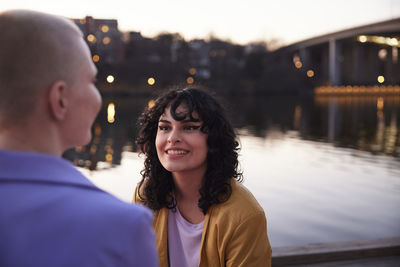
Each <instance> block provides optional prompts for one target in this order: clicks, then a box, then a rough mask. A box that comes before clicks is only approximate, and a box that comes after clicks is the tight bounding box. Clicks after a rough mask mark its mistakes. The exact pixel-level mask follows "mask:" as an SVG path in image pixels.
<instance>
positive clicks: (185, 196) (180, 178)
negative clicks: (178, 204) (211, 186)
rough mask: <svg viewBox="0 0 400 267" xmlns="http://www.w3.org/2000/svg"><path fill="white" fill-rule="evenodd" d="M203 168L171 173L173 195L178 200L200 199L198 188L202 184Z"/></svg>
mask: <svg viewBox="0 0 400 267" xmlns="http://www.w3.org/2000/svg"><path fill="white" fill-rule="evenodd" d="M204 175H205V170H194V171H193V170H192V171H190V172H175V173H172V177H173V179H174V184H175V197H176V198H177V199H179V200H180V201H185V202H195V203H196V204H197V202H198V200H199V199H200V193H199V190H200V188H201V186H202V185H203V180H204Z"/></svg>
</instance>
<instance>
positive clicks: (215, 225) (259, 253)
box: [134, 88, 271, 267]
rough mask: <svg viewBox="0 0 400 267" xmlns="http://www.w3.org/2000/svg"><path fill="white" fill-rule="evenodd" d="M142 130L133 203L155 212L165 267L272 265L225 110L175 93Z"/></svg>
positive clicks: (144, 119) (163, 99) (202, 96)
mask: <svg viewBox="0 0 400 267" xmlns="http://www.w3.org/2000/svg"><path fill="white" fill-rule="evenodd" d="M139 125H140V132H139V136H138V138H137V144H138V147H139V150H140V151H141V152H142V153H143V154H144V155H145V162H144V169H143V170H142V172H141V174H142V180H141V182H140V183H139V185H138V187H137V188H136V190H135V197H134V201H135V202H137V203H142V204H144V205H146V206H147V207H149V208H151V209H152V210H153V211H154V223H153V227H154V230H155V232H156V243H157V248H158V253H159V263H160V266H161V267H168V266H171V267H177V266H178V267H180V266H188V267H192V266H193V267H194V266H196V267H197V266H200V267H202V266H213V267H214V266H235V267H236V266H246V267H249V266H250V267H251V266H254V267H261V266H270V264H271V247H270V244H269V241H268V236H267V226H266V218H265V214H264V211H263V209H262V208H261V206H260V205H259V204H258V202H257V201H256V199H255V198H254V197H253V195H252V194H251V193H250V192H249V191H248V190H247V189H246V188H245V187H244V186H243V185H242V184H241V183H240V182H241V178H242V176H241V173H240V172H239V171H238V149H239V148H238V146H239V144H238V142H237V140H236V135H235V133H234V130H233V128H232V126H231V124H230V123H229V121H228V120H227V118H226V117H225V114H224V111H223V109H222V107H221V105H220V104H219V103H218V102H217V101H216V100H215V99H214V98H213V97H212V96H211V95H210V94H208V93H206V92H205V91H203V90H200V89H198V88H185V89H180V90H172V91H169V92H167V93H165V94H164V95H162V96H160V97H159V98H158V99H157V100H156V101H155V105H154V106H153V107H151V108H147V109H146V110H145V112H144V113H143V114H142V115H141V117H140V118H139Z"/></svg>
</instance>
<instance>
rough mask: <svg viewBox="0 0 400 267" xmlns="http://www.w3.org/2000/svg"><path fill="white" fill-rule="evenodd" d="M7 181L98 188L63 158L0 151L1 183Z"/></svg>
mask: <svg viewBox="0 0 400 267" xmlns="http://www.w3.org/2000/svg"><path fill="white" fill-rule="evenodd" d="M5 180H12V181H20V182H31V183H33V182H40V183H43V182H44V183H60V184H70V185H76V186H84V187H92V188H96V186H95V185H94V184H93V183H92V182H91V181H89V180H88V179H87V178H86V177H85V176H84V175H83V174H82V173H81V172H79V171H78V170H77V169H76V168H75V166H74V165H73V164H72V163H71V162H69V161H67V160H65V159H63V158H61V157H56V156H52V155H48V154H40V153H33V152H17V151H10V150H1V149H0V181H5Z"/></svg>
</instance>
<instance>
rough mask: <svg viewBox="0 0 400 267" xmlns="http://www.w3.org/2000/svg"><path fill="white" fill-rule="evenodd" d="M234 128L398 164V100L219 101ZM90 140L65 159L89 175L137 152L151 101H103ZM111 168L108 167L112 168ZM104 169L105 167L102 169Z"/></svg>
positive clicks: (283, 98)
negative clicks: (289, 135) (142, 117)
mask: <svg viewBox="0 0 400 267" xmlns="http://www.w3.org/2000/svg"><path fill="white" fill-rule="evenodd" d="M221 101H222V102H224V104H225V106H227V109H228V113H229V116H230V117H231V119H232V121H233V122H234V126H235V127H236V128H237V129H238V130H240V129H245V130H246V131H247V132H249V133H250V134H251V135H253V136H257V137H262V138H267V137H268V136H269V135H271V134H273V131H272V130H274V131H275V130H278V131H280V132H281V133H286V132H287V131H297V132H298V134H299V137H300V138H302V139H305V140H314V141H322V142H327V143H332V144H334V145H335V146H339V147H346V148H353V149H357V150H361V151H368V152H371V153H372V154H374V155H380V154H385V155H390V156H392V157H394V158H399V155H400V140H399V129H398V125H399V119H400V96H399V95H384V96H371V95H367V96H355V95H348V96H344V95H341V96H329V95H317V96H316V97H315V98H296V97H291V96H269V97H258V98H254V97H244V98H240V99H239V98H222V99H221ZM104 103H105V104H104V107H103V109H102V111H101V112H100V114H99V116H98V118H97V120H96V123H95V125H94V129H93V136H94V137H93V140H92V142H91V143H90V144H89V145H88V146H86V147H81V148H77V149H74V150H69V151H67V152H66V153H65V155H64V156H65V157H66V158H68V159H70V160H72V161H73V162H74V163H76V164H77V165H79V166H85V167H88V168H89V169H91V170H94V169H96V168H97V163H98V162H107V163H110V164H111V165H113V164H117V165H118V164H120V161H121V153H122V151H123V150H128V151H136V147H135V144H134V139H135V137H136V133H137V127H136V120H137V118H138V116H139V114H140V113H141V111H142V110H143V108H144V107H146V106H149V107H151V105H152V104H153V100H152V99H151V97H137V98H122V99H121V98H114V99H104ZM111 165H110V166H111ZM103 166H104V165H103Z"/></svg>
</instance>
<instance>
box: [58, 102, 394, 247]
mask: <svg viewBox="0 0 400 267" xmlns="http://www.w3.org/2000/svg"><path fill="white" fill-rule="evenodd" d="M149 100H150V97H140V98H139V97H138V98H124V99H118V98H106V99H104V108H103V110H102V112H101V113H100V115H99V117H98V119H97V122H96V125H95V127H94V136H95V137H94V139H93V141H92V143H91V144H90V145H89V146H87V147H83V148H77V149H75V150H71V151H69V152H68V153H66V155H65V156H66V157H67V158H70V159H71V160H73V161H74V162H75V163H76V164H77V165H80V166H86V167H85V168H84V167H82V168H81V170H82V171H83V172H84V173H85V174H87V175H88V177H89V179H91V180H92V181H93V182H94V183H95V184H97V185H98V186H99V187H101V188H103V189H104V190H106V191H109V192H111V193H112V194H114V195H116V196H117V197H119V198H121V199H123V200H125V201H130V200H131V199H132V196H133V191H134V188H135V185H136V183H137V182H138V181H139V179H140V174H139V172H140V170H141V168H142V165H143V159H142V158H141V157H140V156H139V155H138V154H137V152H135V145H134V142H133V140H134V138H135V135H136V126H135V122H136V119H137V117H138V115H139V114H140V112H141V110H142V109H143V108H144V107H145V106H146V105H147V103H148V101H149ZM221 101H222V102H224V103H225V105H226V106H227V107H228V108H227V110H228V114H229V116H230V117H231V119H232V121H233V123H234V125H235V128H236V130H237V132H238V134H239V138H240V143H241V152H240V162H241V169H242V170H243V173H244V185H245V186H246V187H248V188H249V189H250V190H251V191H252V193H253V194H254V195H255V197H256V198H257V200H258V201H259V202H260V204H261V205H262V207H263V208H264V210H265V212H266V216H267V222H268V235H269V237H270V241H271V245H272V246H273V247H278V246H293V245H303V244H310V243H327V242H336V241H356V240H366V239H375V238H382V237H395V236H400V132H399V124H400V96H396V95H386V96H385V95H383V96H341V97H328V96H324V97H321V96H317V97H309V98H302V99H300V98H294V97H288V96H268V97H258V98H252V97H242V98H222V99H221ZM110 103H113V104H114V107H115V109H114V110H115V116H114V118H113V119H114V122H113V123H109V122H107V117H108V116H107V108H110V106H109V104H110ZM108 113H110V110H109V112H108ZM111 113H112V112H111ZM108 115H109V114H108ZM88 168H89V169H92V170H91V171H90V170H88Z"/></svg>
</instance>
